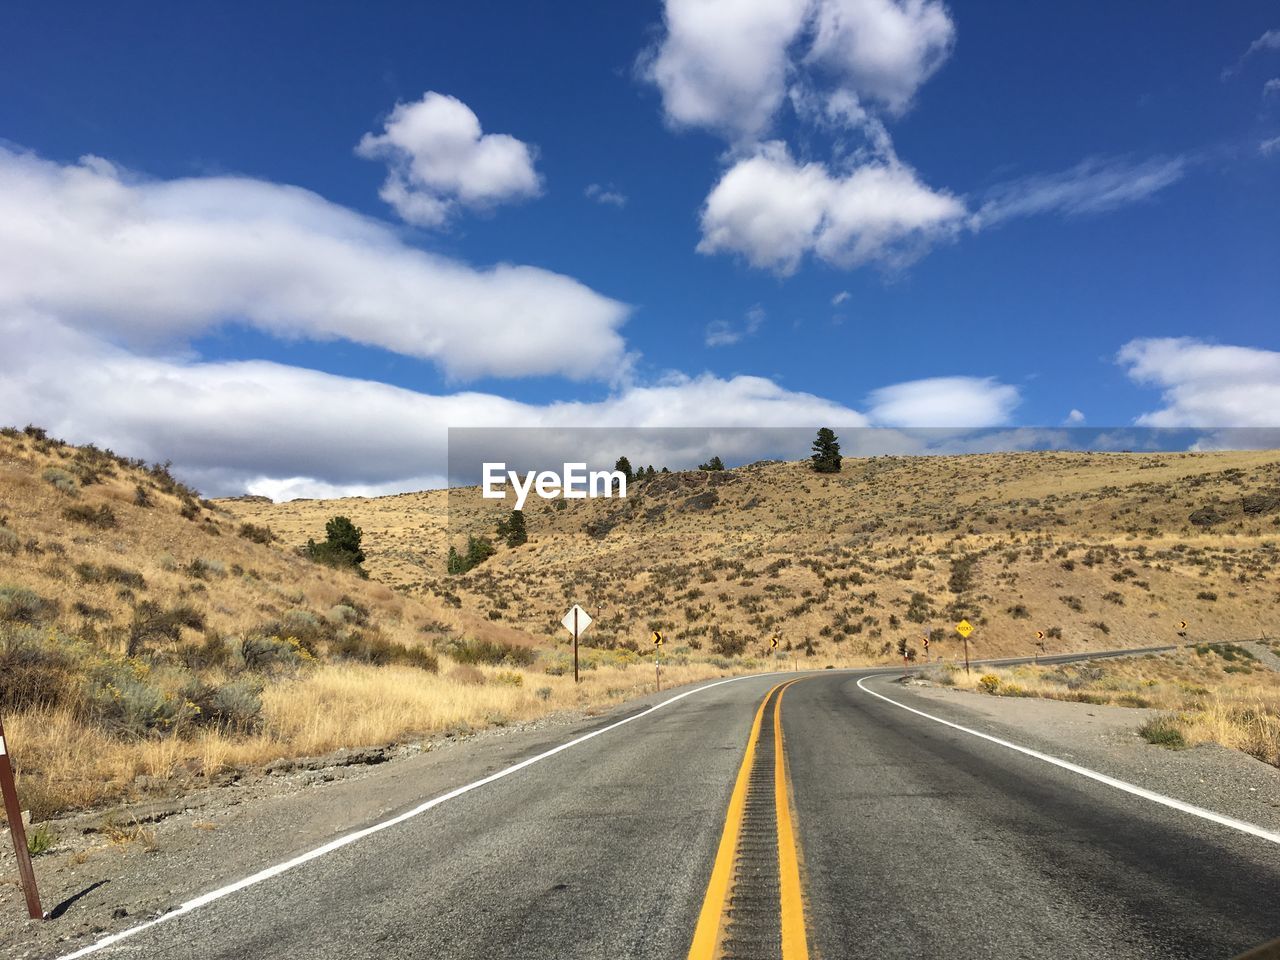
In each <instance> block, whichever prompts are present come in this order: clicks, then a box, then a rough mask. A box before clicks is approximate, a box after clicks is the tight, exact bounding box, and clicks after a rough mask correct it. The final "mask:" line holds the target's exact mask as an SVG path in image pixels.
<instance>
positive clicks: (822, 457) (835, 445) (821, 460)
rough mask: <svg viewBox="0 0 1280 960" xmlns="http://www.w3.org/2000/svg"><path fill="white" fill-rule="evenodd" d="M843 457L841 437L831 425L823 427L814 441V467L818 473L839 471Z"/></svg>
mask: <svg viewBox="0 0 1280 960" xmlns="http://www.w3.org/2000/svg"><path fill="white" fill-rule="evenodd" d="M842 459H843V458H842V457H841V456H840V439H839V437H837V436H836V435H835V433H834V432H833V431H832V430H831V428H830V427H823V428H822V429H821V430H819V431H818V436H817V438H816V439H815V440H814V441H813V457H812V460H813V469H814V470H815V471H817V472H818V473H839V472H840V462H841V460H842Z"/></svg>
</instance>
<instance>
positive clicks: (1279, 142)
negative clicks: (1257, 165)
mask: <svg viewBox="0 0 1280 960" xmlns="http://www.w3.org/2000/svg"><path fill="white" fill-rule="evenodd" d="M1258 152H1259V153H1260V154H1262V155H1263V156H1264V157H1269V156H1271V155H1272V154H1273V153H1280V137H1272V138H1271V139H1270V140H1263V141H1262V142H1261V143H1260V144H1258Z"/></svg>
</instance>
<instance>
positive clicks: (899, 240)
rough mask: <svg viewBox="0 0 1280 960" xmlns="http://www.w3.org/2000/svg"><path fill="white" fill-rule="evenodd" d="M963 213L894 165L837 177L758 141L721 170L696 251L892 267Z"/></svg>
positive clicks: (791, 266) (758, 259) (777, 261)
mask: <svg viewBox="0 0 1280 960" xmlns="http://www.w3.org/2000/svg"><path fill="white" fill-rule="evenodd" d="M966 214H967V210H966V208H965V206H964V204H963V203H962V202H961V201H960V200H958V199H957V198H956V197H954V196H952V195H951V194H948V193H946V192H941V191H935V190H932V189H930V188H929V187H927V186H925V185H924V184H922V183H921V182H920V181H919V179H917V177H916V175H915V172H914V171H913V170H911V169H910V168H909V167H906V166H904V165H902V164H897V163H884V162H876V163H869V164H865V165H863V166H860V167H856V168H854V169H853V170H852V171H851V172H849V173H848V174H845V175H838V174H833V173H831V172H830V171H829V170H828V169H827V167H826V166H825V165H824V164H821V163H806V164H799V163H797V162H796V161H795V160H793V159H792V158H791V155H790V153H789V151H788V150H787V148H786V146H785V144H782V143H779V142H776V141H775V142H772V143H768V144H764V145H763V146H761V147H760V148H759V149H758V150H757V151H756V153H755V154H754V155H753V156H750V157H747V158H745V159H742V160H739V161H738V162H737V163H736V164H734V165H733V166H732V167H731V168H730V169H729V170H728V171H727V172H726V173H725V174H724V176H723V177H721V179H720V181H719V183H717V184H716V185H715V187H714V188H713V189H712V191H711V193H710V195H709V196H708V197H707V200H706V203H705V205H704V206H703V209H702V218H701V223H702V240H701V242H700V243H699V244H698V250H699V251H700V252H702V253H721V252H728V253H737V254H741V255H742V256H743V257H745V258H746V260H747V262H748V263H750V264H751V265H752V266H755V267H764V268H767V269H771V270H774V271H776V272H778V273H781V274H788V273H791V272H793V271H794V270H795V269H796V267H797V266H798V265H799V263H800V261H801V259H802V258H803V257H804V255H805V254H806V253H810V252H812V253H814V254H815V255H816V256H818V257H819V258H821V259H822V260H825V261H827V262H828V263H832V264H835V265H838V266H843V267H852V266H858V265H860V264H864V263H870V262H877V261H878V262H881V263H884V264H887V265H890V266H901V265H903V264H905V263H908V262H910V261H911V260H912V259H914V258H915V257H916V256H918V255H919V254H920V253H921V252H922V251H923V249H925V248H926V247H927V246H928V244H930V243H932V242H935V241H936V240H938V239H939V238H941V237H943V236H946V235H949V234H952V233H954V232H955V231H956V230H957V229H958V228H959V227H960V226H961V225H962V222H963V219H964V217H965V215H966Z"/></svg>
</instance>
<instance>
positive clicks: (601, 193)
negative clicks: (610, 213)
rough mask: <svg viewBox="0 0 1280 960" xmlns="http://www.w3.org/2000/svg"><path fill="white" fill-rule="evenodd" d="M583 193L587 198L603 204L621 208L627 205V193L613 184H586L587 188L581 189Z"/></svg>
mask: <svg viewBox="0 0 1280 960" xmlns="http://www.w3.org/2000/svg"><path fill="white" fill-rule="evenodd" d="M583 195H584V196H586V198H587V199H588V200H594V201H595V202H596V203H599V204H604V205H605V206H610V207H618V208H619V209H621V208H622V207H625V206H626V205H627V195H626V194H625V193H623V192H622V191H621V190H619V189H617V188H616V187H615V186H613V184H610V185H609V186H607V187H603V186H601V185H600V184H598V183H590V184H587V189H586V190H584V191H583Z"/></svg>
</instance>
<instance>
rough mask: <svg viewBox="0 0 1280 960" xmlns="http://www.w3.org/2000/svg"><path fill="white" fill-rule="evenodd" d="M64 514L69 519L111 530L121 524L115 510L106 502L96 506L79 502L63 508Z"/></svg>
mask: <svg viewBox="0 0 1280 960" xmlns="http://www.w3.org/2000/svg"><path fill="white" fill-rule="evenodd" d="M62 516H63V517H64V518H66V519H67V520H73V521H75V522H76V523H83V524H86V525H88V526H90V527H96V528H97V529H99V530H111V529H113V528H115V527H117V526H119V525H120V524H119V521H118V520H117V519H116V513H115V511H114V510H112V509H111V508H110V507H108V506H107V505H106V504H105V503H102V504H99V505H98V506H97V507H96V508H95V507H91V506H89V505H88V504H87V503H78V504H76V505H75V506H71V507H67V508H66V509H65V510H63V511H62Z"/></svg>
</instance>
